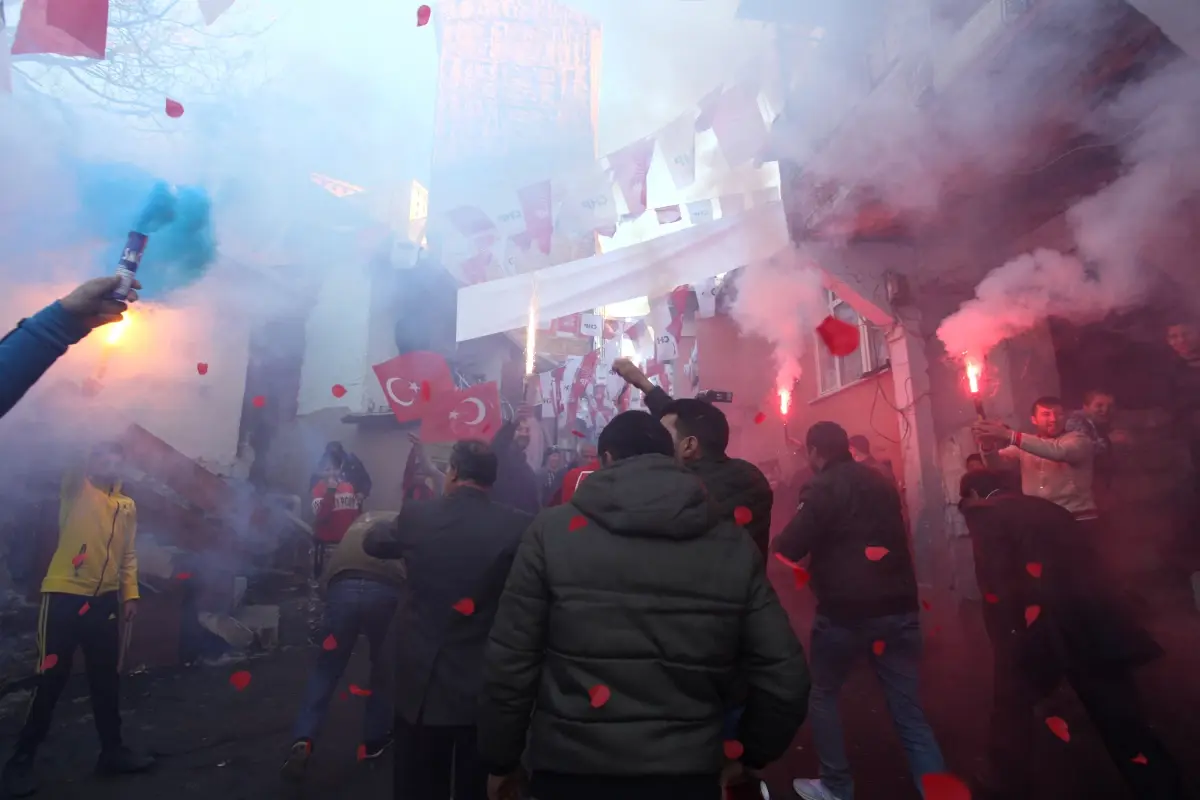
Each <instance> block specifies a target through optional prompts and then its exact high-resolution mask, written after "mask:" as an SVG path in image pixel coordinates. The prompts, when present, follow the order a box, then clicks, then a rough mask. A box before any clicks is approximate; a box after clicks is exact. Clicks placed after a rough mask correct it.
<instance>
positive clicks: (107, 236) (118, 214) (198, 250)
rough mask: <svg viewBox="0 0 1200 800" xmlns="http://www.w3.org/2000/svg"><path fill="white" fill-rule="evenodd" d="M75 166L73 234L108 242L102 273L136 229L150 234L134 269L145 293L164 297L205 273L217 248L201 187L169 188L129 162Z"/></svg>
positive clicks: (113, 266) (107, 270) (114, 262)
mask: <svg viewBox="0 0 1200 800" xmlns="http://www.w3.org/2000/svg"><path fill="white" fill-rule="evenodd" d="M74 166H75V172H76V179H77V181H78V191H79V204H80V208H79V213H78V215H77V218H76V220H75V225H73V226H72V228H74V231H73V233H74V234H75V235H76V236H77V238H78V240H84V241H86V240H95V239H103V240H104V241H106V242H109V243H110V244H109V247H108V248H106V249H105V252H104V254H103V256H102V258H101V262H100V263H99V264H97V269H98V272H99V273H100V274H110V273H111V272H112V271H113V270H114V269H116V265H117V262H118V261H119V260H120V257H121V249H122V247H123V246H124V244H125V237H126V235H127V234H128V233H129V231H131V230H135V231H138V232H139V233H145V234H147V235H148V236H149V237H150V241H149V243H148V244H147V245H146V252H145V255H143V256H142V263H141V266H140V267H139V269H138V280H139V281H141V282H142V290H141V292H140V294H141V296H142V297H143V298H145V299H148V300H159V301H162V300H164V299H167V298H168V297H169V295H170V294H171V293H172V292H175V291H177V290H179V289H182V288H183V287H185V286H190V285H192V284H194V283H196V282H197V281H199V280H200V279H201V278H203V277H204V275H205V274H206V273H207V272H208V268H209V267H210V266H211V265H212V263H213V261H214V260H215V258H216V254H217V247H216V236H215V234H214V231H213V224H212V201H211V200H210V199H209V196H208V193H207V192H206V191H205V190H204V189H203V188H202V187H197V186H180V187H177V188H176V189H175V190H174V191H172V189H171V187H170V186H168V185H167V184H166V183H164V182H163V181H160V180H158V179H156V178H155V177H154V176H152V175H150V174H149V173H147V172H145V171H143V170H141V169H139V168H137V167H134V166H132V165H129V164H89V163H77V164H75V165H74Z"/></svg>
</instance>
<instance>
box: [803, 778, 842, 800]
mask: <svg viewBox="0 0 1200 800" xmlns="http://www.w3.org/2000/svg"><path fill="white" fill-rule="evenodd" d="M792 788H793V789H795V790H796V794H798V795H800V796H801V797H803V798H804V800H841V798H840V797H838V796H837V795H836V794H834V793H833V792H831V791H829V790H828V789H826V788H825V786H824V785H822V783H821V782H820V781H810V780H806V779H804V778H796V780H794V781H792Z"/></svg>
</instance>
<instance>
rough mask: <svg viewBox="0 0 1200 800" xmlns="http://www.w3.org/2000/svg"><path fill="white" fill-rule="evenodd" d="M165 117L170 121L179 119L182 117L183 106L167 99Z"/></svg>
mask: <svg viewBox="0 0 1200 800" xmlns="http://www.w3.org/2000/svg"><path fill="white" fill-rule="evenodd" d="M167 116H168V117H170V118H171V119H179V118H180V117H182V116H183V104H182V103H179V102H177V101H175V100H172V99H171V98H169V97H168V98H167Z"/></svg>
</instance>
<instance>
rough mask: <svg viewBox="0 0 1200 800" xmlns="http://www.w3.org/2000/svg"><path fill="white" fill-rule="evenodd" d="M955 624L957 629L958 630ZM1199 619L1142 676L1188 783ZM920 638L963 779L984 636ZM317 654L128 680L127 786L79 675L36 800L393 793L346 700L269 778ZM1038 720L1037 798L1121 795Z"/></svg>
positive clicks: (795, 764) (873, 793) (1167, 640)
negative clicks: (133, 754) (283, 770)
mask: <svg viewBox="0 0 1200 800" xmlns="http://www.w3.org/2000/svg"><path fill="white" fill-rule="evenodd" d="M775 577H776V578H777V579H778V580H777V585H780V586H781V587H782V588H783V596H784V599H785V603H786V604H787V605H788V606H789V610H790V611H791V612H792V613H793V619H794V621H795V623H796V624H797V626H798V627H807V624H808V618H809V615H810V614H811V608H810V600H809V598H808V597H807V596H806V595H799V594H797V593H796V592H794V591H793V590H791V589H790V587H788V586H787V583H788V582H789V576H787V575H783V574H780V575H776V576H775ZM955 619H960V620H962V621H964V622H965V623H966V624H965V625H956V624H954V620H955ZM1198 622H1200V620H1197V618H1196V615H1192V616H1190V617H1180V618H1178V619H1175V620H1174V621H1173V622H1170V623H1169V624H1167V623H1164V624H1163V625H1162V626H1161V627H1162V631H1160V636H1161V638H1162V640H1163V643H1164V645H1165V646H1166V647H1167V649H1168V652H1169V657H1168V658H1167V659H1166V660H1164V662H1163V663H1161V664H1160V665H1157V666H1155V667H1154V668H1153V671H1147V672H1146V673H1145V674H1144V675H1143V676H1142V678H1143V680H1142V683H1143V685H1144V687H1145V691H1146V701H1147V706H1148V707H1149V709H1150V711H1151V717H1152V719H1153V721H1154V723H1155V724H1156V726H1157V727H1158V728H1159V730H1160V732H1161V733H1162V734H1163V737H1164V738H1165V739H1166V740H1167V742H1168V743H1169V744H1170V745H1171V746H1172V747H1173V748H1174V749H1175V751H1176V753H1177V755H1178V756H1179V757H1180V759H1181V760H1190V761H1192V762H1193V764H1194V765H1195V766H1191V767H1189V769H1190V770H1191V776H1190V777H1191V779H1192V781H1193V783H1194V784H1195V783H1198V781H1197V778H1200V758H1198V757H1197V756H1198V755H1200V714H1197V713H1196V711H1197V709H1200V680H1197V677H1196V676H1198V675H1200V659H1198V658H1197V655H1200V647H1197V643H1198V642H1200V636H1197V632H1198V630H1200V627H1198V624H1197V623H1198ZM939 625H940V626H941V629H939V630H937V631H936V632H935V628H936V627H937V626H939ZM298 627H299V626H293V629H292V630H291V631H290V632H289V631H287V630H285V632H284V638H285V641H286V640H288V639H293V638H295V636H298V635H302V634H303V631H299V630H296V628H298ZM961 627H965V628H967V630H968V633H967V634H966V636H965V638H964V637H963V636H959V635H957V634H956V635H955V636H953V637H952V636H951V635H950V634H948V633H946V632H944V631H950V630H955V629H958V628H961ZM943 629H944V630H943ZM926 632H927V635H929V639H928V649H927V658H926V669H927V674H928V680H927V683H926V695H927V707H928V712H929V715H930V717H931V719H932V721H933V724H934V727H935V729H936V731H937V733H938V735H939V738H940V740H941V742H942V745H943V748H944V750H945V752H946V757H947V760H948V761H949V764H950V766H951V767H952V769H954V770H955V771H957V772H959V773H960V774H965V773H969V772H971V771H972V770H973V769H975V768H976V767H977V765H978V758H979V756H980V754H981V752H982V741H983V731H984V728H985V723H986V714H987V708H988V686H989V682H990V675H989V674H988V669H987V652H986V648H985V642H984V640H982V639H980V636H981V634H980V629H979V626H978V625H977V624H976V623H975V614H974V612H973V610H972V609H970V608H969V607H965V608H963V609H961V610H957V609H956V610H955V611H954V612H953V613H952V614H951V616H950V617H949V618H947V617H945V616H943V615H938V614H937V613H936V609H935V612H934V613H933V614H931V615H930V624H929V626H928V629H927V631H926ZM1183 645H1189V646H1188V647H1184V646H1183ZM312 655H313V653H312V652H311V651H310V650H309V649H307V648H305V647H299V646H291V647H285V648H284V649H283V650H281V651H279V652H276V653H274V654H272V655H270V656H266V657H263V658H259V659H254V660H251V661H248V662H245V663H243V664H240V665H226V666H221V667H198V668H189V669H178V670H170V671H158V672H156V673H153V674H142V675H135V676H132V677H131V678H130V679H129V680H128V681H127V684H126V687H127V692H126V703H125V706H126V708H127V711H126V715H125V721H126V723H125V724H126V731H127V735H128V739H129V740H130V741H131V742H133V743H135V744H138V745H141V746H144V747H146V748H148V749H150V750H151V751H153V752H155V753H157V754H159V755H160V757H161V764H160V767H159V769H158V770H157V771H156V772H155V773H153V774H150V775H146V776H141V777H137V778H133V779H126V780H116V781H99V780H97V779H95V778H93V777H92V776H91V774H90V770H91V766H92V759H93V758H94V754H95V734H94V732H93V729H92V723H91V716H90V708H89V706H88V704H87V701H86V699H85V698H84V697H83V695H84V686H83V684H82V681H78V682H73V683H72V685H71V688H70V689H69V692H70V693H71V695H70V697H68V698H67V699H65V700H64V703H63V704H62V706H61V707H60V713H59V716H58V722H57V725H56V727H55V730H54V732H53V733H52V739H51V741H50V742H49V743H48V745H47V747H46V748H45V749H44V753H43V756H42V758H41V760H40V762H39V771H40V773H41V774H42V776H43V777H44V779H45V782H44V786H43V791H42V793H41V795H40V796H41V797H47V798H53V800H85V799H86V800H108V798H113V799H114V800H115V798H121V800H143V799H144V800H164V799H165V798H169V799H170V800H190V798H204V800H264V799H265V798H277V797H278V798H297V799H299V798H331V799H333V800H339V799H340V798H351V797H354V798H364V800H370V798H384V797H388V796H389V794H388V791H389V790H388V787H389V784H390V781H389V777H390V763H388V764H380V765H378V766H376V767H364V766H361V765H359V764H357V763H356V761H355V750H356V747H357V745H358V742H359V735H358V725H359V720H360V719H361V704H362V700H361V699H358V698H354V697H351V696H349V695H346V694H342V695H340V696H339V697H338V698H336V699H335V700H334V704H333V710H332V714H331V718H330V720H329V724H328V725H327V726H326V730H325V733H324V736H323V738H322V739H321V740H320V741H319V742H318V743H317V751H316V752H317V755H316V760H315V763H314V765H313V770H312V775H311V780H310V782H309V783H307V784H306V785H304V786H302V787H299V788H296V787H290V786H285V785H284V784H282V783H281V781H280V780H279V778H278V771H277V770H278V767H279V765H280V763H281V759H282V756H283V753H284V751H285V750H286V747H287V745H288V727H289V725H290V723H291V718H292V714H293V712H294V704H295V702H296V699H297V698H298V697H299V695H300V691H301V687H302V686H303V683H304V680H305V678H306V670H307V667H308V664H309V662H310V660H311V657H312ZM362 655H363V654H361V653H360V654H358V655H357V656H356V658H355V661H354V663H353V664H352V667H351V669H350V671H349V673H348V675H347V678H346V682H347V683H349V682H365V678H366V663H365V659H364V658H362ZM237 669H246V670H249V671H250V672H251V674H252V676H253V677H252V682H251V684H250V686H249V687H248V688H247V689H246V690H245V691H242V692H238V691H235V690H234V689H233V688H231V687H230V685H229V683H228V678H229V675H230V674H231V673H232V672H233V671H234V670H237ZM843 706H844V710H845V715H846V728H847V735H848V737H849V739H850V741H851V748H850V750H851V757H852V759H853V762H854V766H855V769H856V772H857V775H858V781H859V784H858V798H859V800H914V799H915V798H917V797H918V795H917V793H916V791H915V790H914V789H913V787H912V784H911V783H910V781H909V778H908V775H907V772H906V769H905V766H904V759H903V755H902V753H901V751H900V746H899V743H898V741H897V739H896V736H895V734H894V733H893V731H892V729H891V726H890V723H889V720H888V718H887V715H886V711H885V710H884V704H883V698H882V695H881V694H880V692H879V690H878V688H877V686H876V685H875V683H874V681H873V679H872V678H871V676H870V675H867V674H860V675H858V676H857V677H856V678H855V679H854V680H853V681H852V682H851V684H850V685H849V687H848V690H847V694H846V697H845V700H844V703H843ZM20 713H21V709H20V708H19V707H8V708H7V709H6V710H5V711H4V713H3V714H2V716H0V739H3V742H4V744H5V746H6V747H7V746H8V745H9V744H11V741H12V738H13V734H14V733H15V731H16V728H17V726H18V724H19V722H20V719H19V718H20ZM1045 713H1046V715H1058V716H1061V717H1063V718H1064V719H1066V720H1068V722H1069V723H1070V726H1071V732H1072V738H1071V741H1070V743H1069V744H1065V743H1062V742H1060V741H1059V740H1058V739H1056V738H1054V737H1053V736H1051V735H1050V734H1049V733H1048V732H1047V733H1046V735H1044V736H1042V737H1040V739H1039V744H1038V751H1037V762H1036V769H1037V772H1038V774H1039V776H1040V779H1039V792H1038V794H1037V797H1038V798H1084V797H1086V798H1089V799H1090V800H1104V799H1105V798H1124V797H1127V796H1128V795H1127V794H1126V793H1125V792H1124V790H1123V789H1121V788H1120V785H1119V782H1118V778H1117V775H1116V772H1115V771H1114V769H1113V768H1112V766H1111V764H1109V763H1108V761H1107V759H1106V757H1105V754H1104V752H1103V751H1102V750H1101V749H1100V747H1099V744H1098V743H1097V741H1096V739H1095V736H1094V735H1093V734H1092V733H1091V731H1090V729H1089V727H1088V725H1087V723H1086V720H1085V718H1084V716H1083V714H1082V711H1081V710H1080V708H1079V707H1078V704H1077V703H1076V702H1075V700H1074V698H1073V696H1071V695H1069V694H1067V693H1064V694H1061V695H1058V696H1056V697H1054V698H1052V699H1051V700H1050V701H1049V702H1048V703H1047V707H1046V709H1045ZM1189 743H1190V745H1189ZM815 766H816V762H815V758H814V756H813V753H812V750H811V745H810V741H809V737H808V734H807V731H802V732H801V734H800V735H799V736H798V738H797V740H796V742H795V745H794V749H793V750H792V751H791V753H790V754H789V755H788V756H787V757H786V758H785V759H784V760H783V761H782V762H780V763H779V764H776V765H774V766H773V767H772V768H771V769H770V771H769V772H768V776H767V777H768V781H769V784H770V787H771V790H772V794H773V796H774V797H777V798H781V797H782V798H789V797H794V795H793V794H792V792H791V788H790V779H791V778H792V777H794V776H796V775H811V774H814V773H815Z"/></svg>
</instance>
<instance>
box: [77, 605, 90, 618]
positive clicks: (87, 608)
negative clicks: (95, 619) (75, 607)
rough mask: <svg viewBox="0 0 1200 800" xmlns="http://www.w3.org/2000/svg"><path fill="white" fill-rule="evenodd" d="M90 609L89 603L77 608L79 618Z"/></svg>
mask: <svg viewBox="0 0 1200 800" xmlns="http://www.w3.org/2000/svg"><path fill="white" fill-rule="evenodd" d="M91 607H92V606H91V604H90V603H84V604H83V605H81V606H80V607H79V616H81V617H82V616H83V615H84V614H86V613H87V612H88V611H89V610H90V609H91Z"/></svg>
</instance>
